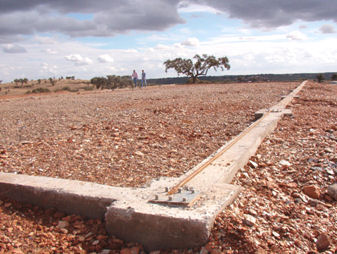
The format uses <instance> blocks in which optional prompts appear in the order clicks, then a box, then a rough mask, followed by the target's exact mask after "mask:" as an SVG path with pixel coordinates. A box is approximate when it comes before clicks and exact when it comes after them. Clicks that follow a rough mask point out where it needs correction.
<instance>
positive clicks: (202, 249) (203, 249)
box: [200, 247, 208, 254]
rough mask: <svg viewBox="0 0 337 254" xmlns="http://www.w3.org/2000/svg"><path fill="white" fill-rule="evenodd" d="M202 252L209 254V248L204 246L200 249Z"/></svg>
mask: <svg viewBox="0 0 337 254" xmlns="http://www.w3.org/2000/svg"><path fill="white" fill-rule="evenodd" d="M200 254H208V250H207V249H206V248H205V247H202V248H201V250H200Z"/></svg>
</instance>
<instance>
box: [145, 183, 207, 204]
mask: <svg viewBox="0 0 337 254" xmlns="http://www.w3.org/2000/svg"><path fill="white" fill-rule="evenodd" d="M199 197H200V193H199V192H195V191H194V189H192V188H180V189H178V191H177V192H176V193H173V194H168V188H165V190H164V191H163V192H159V193H158V194H156V195H154V197H153V198H152V199H150V200H149V202H150V203H155V204H162V205H171V206H184V207H189V206H192V205H193V204H194V202H195V201H196V200H197V199H198V198H199Z"/></svg>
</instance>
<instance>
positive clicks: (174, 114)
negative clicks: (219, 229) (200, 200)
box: [0, 83, 298, 186]
mask: <svg viewBox="0 0 337 254" xmlns="http://www.w3.org/2000/svg"><path fill="white" fill-rule="evenodd" d="M297 84H298V83H297ZM297 84H296V83H259V84H218V85H194V86H189V85H184V86H165V87H148V88H146V89H135V90H119V91H112V92H111V91H103V92H101V93H91V94H68V95H64V94H58V95H54V96H50V95H48V96H44V97H41V96H40V97H28V98H27V97H25V98H18V99H11V100H3V101H1V100H0V119H1V123H2V126H1V129H0V142H1V143H0V144H1V145H2V146H1V145H0V146H1V147H0V149H2V151H3V156H2V159H1V161H0V165H1V166H2V171H4V172H16V173H18V174H29V175H43V176H50V177H60V178H67V179H76V180H83V181H91V182H96V183H102V184H108V185H114V186H142V185H144V184H147V183H149V182H150V181H151V180H152V179H153V178H157V177H160V176H173V177H174V176H179V175H181V174H184V173H185V172H187V171H188V170H190V169H191V168H192V167H193V166H195V165H196V164H198V163H199V162H200V161H202V160H203V159H205V158H206V157H208V156H209V155H210V154H211V153H213V152H214V151H216V150H217V149H218V148H220V147H221V146H222V145H223V144H224V143H225V142H226V141H228V140H229V139H231V137H232V136H233V135H237V134H239V133H240V132H241V131H242V130H243V129H244V128H246V127H247V126H248V125H249V124H250V123H251V121H252V120H253V119H254V112H255V111H257V110H259V109H261V108H265V107H269V106H271V105H273V104H275V103H276V102H277V101H279V100H280V98H281V96H282V95H285V94H288V93H289V92H290V90H291V89H293V88H294V87H295V86H296V85H297Z"/></svg>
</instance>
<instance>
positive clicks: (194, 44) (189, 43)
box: [181, 37, 200, 47]
mask: <svg viewBox="0 0 337 254" xmlns="http://www.w3.org/2000/svg"><path fill="white" fill-rule="evenodd" d="M181 44H182V45H184V46H189V47H197V46H199V44H200V42H199V40H198V38H194V37H193V38H188V39H187V40H185V41H183V42H182V43H181Z"/></svg>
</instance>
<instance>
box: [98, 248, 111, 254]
mask: <svg viewBox="0 0 337 254" xmlns="http://www.w3.org/2000/svg"><path fill="white" fill-rule="evenodd" d="M110 252H111V250H109V249H104V250H101V252H99V254H109V253H110Z"/></svg>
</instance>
